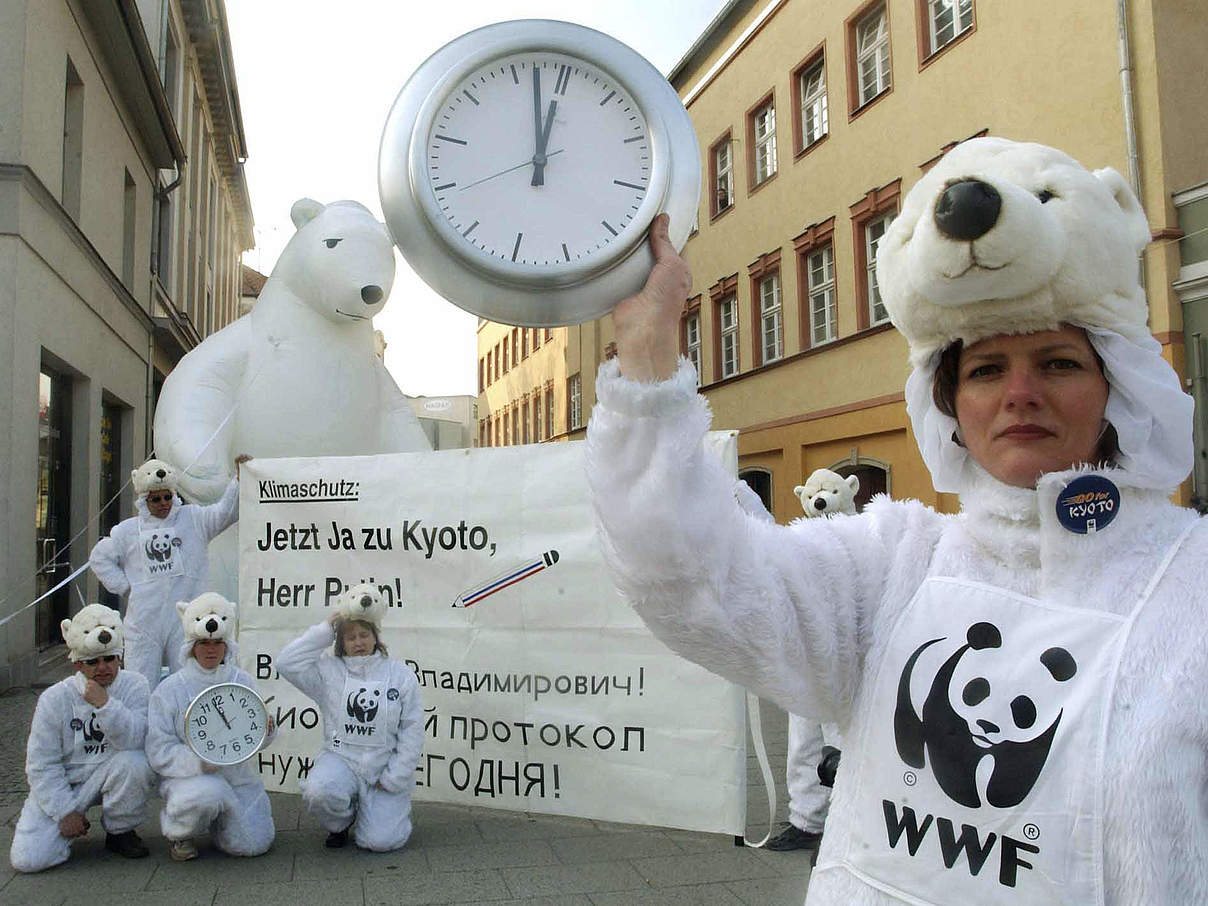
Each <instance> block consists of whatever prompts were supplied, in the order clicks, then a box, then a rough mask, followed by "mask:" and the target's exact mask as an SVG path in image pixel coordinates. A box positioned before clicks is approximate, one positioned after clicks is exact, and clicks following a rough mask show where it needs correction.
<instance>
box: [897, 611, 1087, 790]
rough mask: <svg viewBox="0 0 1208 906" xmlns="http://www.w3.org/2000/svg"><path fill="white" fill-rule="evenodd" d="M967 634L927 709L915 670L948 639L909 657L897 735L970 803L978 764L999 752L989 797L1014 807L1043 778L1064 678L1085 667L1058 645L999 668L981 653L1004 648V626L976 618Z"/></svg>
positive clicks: (902, 749)
mask: <svg viewBox="0 0 1208 906" xmlns="http://www.w3.org/2000/svg"><path fill="white" fill-rule="evenodd" d="M965 639H966V644H964V645H962V646H961V647H960V648H958V649H957V650H956V651H955V652H954V653H953V654H952V655H951V656H950V657H949V658H948V659H947V660H946V661H945V662H944V663H943V666H941V667H940V669H939V671H938V672H937V673H936V675H935V678H934V679H933V680H932V683H931V687H930V691H929V692H928V694H927V698H926V699H925V701H924V702H923V708H922V713H921V714H920V713H918V712H917V711H916V710H915V707H914V703H913V702H912V701H911V697H910V681H911V677H912V675H913V673H914V669H915V665H916V663H917V661H918V660H919V657H920V655H922V654H923V652H924V651H926V650H927V649H928V648H930V647H931V646H932V645H936V644H938V643H939V642H942V641H944V638H943V637H941V638H937V639H931V640H930V641H927V642H924V643H923V644H922V645H920V646H919V647H918V648H916V649H915V650H914V653H913V654H911V656H910V658H909V659H908V660H907V661H906V666H905V667H904V668H903V669H902V676H901V679H900V680H899V681H898V694H897V706H896V708H895V711H894V719H893V724H894V741H895V743H896V744H897V749H898V755H900V756H901V758H902V760H903V761H904V762H906V764H908V765H910V766H911V767H914V768H920V769H921V768H924V767H926V764H927V759H928V758H930V760H931V772H932V774H933V775H934V776H935V779H936V782H937V783H938V784H939V786H940V789H942V790H943V791H944V793H945V794H947V796H948V797H949V798H950V799H952V800H953V801H954V802H958V803H960V804H961V805H964V806H967V807H968V808H979V807H980V806H981V804H982V801H981V796H980V794H979V791H978V784H977V776H976V775H977V766H978V764H979V763H980V762H981V760H982V759H983V758H986V757H987V756H989V757H990V758H993V759H994V769H993V771H992V773H991V774H990V779H989V783H988V784H987V785H986V801H987V802H988V803H989V804H990V805H992V806H994V807H995V808H1013V807H1015V806H1017V805H1019V803H1021V802H1022V801H1023V800H1024V799H1025V798H1026V797H1027V795H1028V793H1030V792H1031V791H1032V787H1033V786H1035V785H1036V781H1037V780H1038V779H1039V777H1040V772H1041V770H1042V769H1043V768H1044V764H1045V761H1046V760H1047V759H1048V757H1049V750H1050V748H1051V747H1052V745H1053V739H1054V737H1055V736H1056V734H1057V728H1058V726H1059V725H1060V723H1061V717H1062V714H1063V713H1064V712H1063V709H1062V707H1061V699H1062V696H1061V689H1062V684H1063V683H1066V682H1068V681H1069V680H1070V679H1071V678H1072V677H1073V676H1074V674H1075V673H1076V672H1077V669H1078V667H1077V664H1075V662H1074V658H1073V656H1072V655H1071V654H1070V653H1069V652H1068V651H1066V650H1065V649H1064V648H1059V647H1053V648H1049V649H1047V650H1046V651H1044V653H1042V654H1041V655H1040V657H1039V659H1038V660H1037V661H1035V662H1032V661H1030V660H1025V661H1013V662H1011V666H1010V667H1009V668H1008V669H1000V670H999V671H993V670H989V669H987V666H988V665H987V664H982V663H979V658H978V656H977V653H978V652H986V653H992V652H994V650H995V649H1002V647H1003V643H1002V633H1001V632H1000V631H999V629H998V627H997V626H995V625H994V624H993V623H986V622H981V623H974V624H973V625H972V626H970V627H969V631H968V632H967V633H966V636H965ZM970 652H973V653H974V654H973V655H971V656H969V657H966V655H967V654H969V653H970ZM1000 663H1003V662H1000ZM1038 726H1039V727H1040V728H1041V729H1039V731H1038V730H1037V727H1038Z"/></svg>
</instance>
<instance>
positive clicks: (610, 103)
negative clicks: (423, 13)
mask: <svg viewBox="0 0 1208 906" xmlns="http://www.w3.org/2000/svg"><path fill="white" fill-rule="evenodd" d="M378 187H379V191H380V193H381V201H382V210H383V212H384V213H385V215H386V223H387V225H388V226H389V227H390V231H391V233H392V235H393V237H394V240H395V242H396V243H397V244H398V246H399V248H400V249H401V251H402V253H403V255H404V257H406V259H407V261H408V263H409V264H410V265H411V266H412V268H414V269H415V271H416V272H417V273H418V274H419V275H420V276H421V277H422V278H423V279H424V281H425V282H427V283H428V284H429V285H430V286H431V287H432V288H433V289H435V290H436V291H437V292H438V293H440V294H441V295H442V296H444V297H445V298H446V299H448V300H449V301H451V302H453V303H454V304H456V305H458V306H460V307H461V308H464V309H466V310H467V311H470V312H473V313H474V314H477V315H479V316H480V317H483V318H486V319H488V320H491V321H499V322H503V323H506V324H518V325H522V326H529V327H543V326H544V327H552V326H557V325H563V324H578V323H582V322H584V321H588V320H591V319H593V318H598V317H600V316H601V315H603V314H605V313H607V312H608V311H610V310H611V309H612V307H613V306H614V305H616V303H617V302H619V301H620V300H621V299H622V298H624V297H625V296H627V295H630V294H631V293H633V292H636V291H637V290H638V289H640V288H641V287H642V284H643V282H644V281H645V279H646V275H647V273H648V272H649V270H650V266H651V264H652V263H653V257H652V255H651V253H650V250H649V247H648V244H647V242H646V236H647V232H648V230H649V227H650V223H651V221H652V220H653V219H654V218H655V216H656V215H657V214H658V213H660V212H662V211H667V212H668V213H669V214H670V215H671V240H672V242H673V243H674V245H675V246H676V248H677V249H678V248H682V247H683V244H684V242H685V241H686V240H687V238H688V234H689V232H690V230H691V228H692V226H693V223H694V221H695V219H696V209H697V203H698V200H699V196H700V151H699V148H698V145H697V140H696V134H695V132H694V131H693V128H692V121H691V120H690V119H689V117H688V113H687V111H686V110H685V109H684V106H683V104H682V103H681V102H680V99H679V97H678V96H677V95H676V93H675V90H674V89H673V88H672V87H671V86H670V85H669V84H668V82H667V80H666V79H664V78H663V76H662V75H660V74H659V72H658V70H656V69H655V68H654V67H653V66H652V65H651V64H650V63H649V62H647V61H646V60H645V59H644V58H643V57H642V56H641V55H639V54H638V53H636V52H635V51H634V50H632V49H630V48H629V47H627V46H625V45H624V44H622V43H621V42H619V41H617V40H615V39H614V38H611V37H609V36H608V35H605V34H602V33H601V32H598V31H593V30H592V29H590V28H584V27H583V26H579V25H573V24H570V23H568V22H555V21H550V20H544V19H530V20H519V21H514V22H501V23H498V24H496V25H489V26H486V27H485V28H480V29H478V30H477V31H472V32H469V33H468V34H465V35H462V36H461V37H460V38H457V39H455V40H454V41H452V42H451V43H449V44H447V45H445V46H444V47H443V48H441V49H440V50H438V51H437V52H436V53H435V54H433V55H432V56H431V57H429V58H428V60H427V61H425V62H424V63H423V64H422V65H421V66H420V67H419V69H417V70H416V71H415V73H414V75H412V76H411V78H410V79H409V80H408V81H407V84H406V85H404V86H403V90H402V92H401V93H400V94H399V96H398V98H397V100H396V101H395V102H394V106H393V108H392V109H391V111H390V115H389V117H388V118H387V121H386V127H385V131H384V133H383V136H382V146H381V153H380V157H379V161H378Z"/></svg>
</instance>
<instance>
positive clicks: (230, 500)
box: [88, 460, 239, 689]
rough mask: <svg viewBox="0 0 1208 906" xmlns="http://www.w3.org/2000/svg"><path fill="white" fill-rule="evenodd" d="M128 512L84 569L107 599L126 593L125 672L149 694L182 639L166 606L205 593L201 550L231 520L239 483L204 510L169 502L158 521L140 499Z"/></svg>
mask: <svg viewBox="0 0 1208 906" xmlns="http://www.w3.org/2000/svg"><path fill="white" fill-rule="evenodd" d="M152 461H153V462H154V460H152ZM135 508H136V509H137V510H138V515H137V516H131V517H130V518H129V519H123V520H122V521H121V522H120V523H118V524H117V525H116V526H114V528H113V531H111V532H110V533H109V535H108V537H105V538H102V539H101V540H100V541H98V542H97V543H96V546H95V547H94V548H93V549H92V553H91V554H90V555H89V558H88V565H89V567H91V569H92V571H93V572H94V573H95V574H96V577H97V578H98V579H100V580H101V582H102V583H103V584H104V586H105V587H106V588H107V589H109V590H110V591H111V592H113V593H114V594H117V595H122V594H125V593H126V592H129V593H130V600H129V603H128V604H127V606H126V621H125V628H126V665H127V668H128V669H130V670H134V671H137V672H138V673H141V674H142V675H143V676H145V677H146V678H147V682H148V683H149V684H150V686H151V688H152V689H154V688H155V687H156V685H157V684H158V683H159V677H160V668H161V666H162V665H163V664H167V665H168V667H169V669H170V670H171V671H172V672H175V671H177V670H179V669H180V666H181V664H182V663H183V659H182V655H181V653H180V652H181V651H182V648H181V645H182V643H183V642H184V635H183V633H182V632H181V628H180V619H179V618H178V617H177V614H176V611H175V610H174V609H173V606H172V605H173V604H175V603H176V602H177V601H181V600H184V601H189V600H192V599H193V598H195V597H197V595H199V594H201V593H202V592H203V591H205V590H206V588H207V580H208V573H209V566H208V564H209V560H208V554H207V551H206V546H207V545H208V544H209V542H210V539H211V538H213V537H215V536H216V535H218V534H219V533H220V532H222V531H223V530H224V529H226V528H227V527H228V526H230V525H232V524H234V522H235V521H236V520H237V519H238V518H239V482H238V481H231V482H230V483H229V484H228V485H227V487H226V491H225V492H224V493H223V495H222V497H221V499H220V500H219V501H218V502H217V503H215V504H212V505H210V506H197V505H195V504H185V503H182V502H181V500H180V498H179V497H177V498H176V499H175V500H173V502H172V509H171V511H169V513H168V515H167V516H165V517H164V518H163V519H157V518H155V517H154V516H152V515H151V513H150V512H149V511H148V509H147V501H146V500H145V499H144V497H142V496H140V497H139V498H138V499H137V500H136V501H135Z"/></svg>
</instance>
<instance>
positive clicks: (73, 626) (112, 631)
mask: <svg viewBox="0 0 1208 906" xmlns="http://www.w3.org/2000/svg"><path fill="white" fill-rule="evenodd" d="M59 629H60V630H61V631H62V632H63V641H64V642H66V643H67V659H68V660H69V661H71V662H73V663H75V662H77V661H87V660H91V659H92V658H96V657H103V656H104V655H109V654H117V655H120V654H122V652H123V650H124V649H125V646H126V642H125V638H124V637H123V635H122V616H121V614H119V613H118V612H117V611H116V610H114V609H113V608H111V607H106V606H105V605H104V604H89V605H88V606H87V607H84V608H83V609H81V610H80V612H79V613H77V614H76V615H75V616H74V617H72V618H71V619H70V620H64V621H63V622H61V623H60V624H59Z"/></svg>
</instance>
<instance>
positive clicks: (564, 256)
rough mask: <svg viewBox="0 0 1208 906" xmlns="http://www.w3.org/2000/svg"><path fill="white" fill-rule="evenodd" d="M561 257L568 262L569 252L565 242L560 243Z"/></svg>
mask: <svg viewBox="0 0 1208 906" xmlns="http://www.w3.org/2000/svg"><path fill="white" fill-rule="evenodd" d="M562 257H563V258H565V259H566V260H567V261H570V252H569V251H567V248H566V243H565V242H564V243H562Z"/></svg>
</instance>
